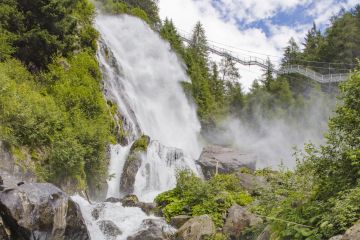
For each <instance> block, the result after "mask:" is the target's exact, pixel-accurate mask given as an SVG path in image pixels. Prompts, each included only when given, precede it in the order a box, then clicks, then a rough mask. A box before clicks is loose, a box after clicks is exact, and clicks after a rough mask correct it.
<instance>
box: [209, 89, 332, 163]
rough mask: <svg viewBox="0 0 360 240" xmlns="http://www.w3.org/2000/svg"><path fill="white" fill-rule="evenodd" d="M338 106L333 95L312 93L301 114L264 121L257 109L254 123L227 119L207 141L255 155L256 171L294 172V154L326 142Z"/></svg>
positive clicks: (211, 132)
mask: <svg viewBox="0 0 360 240" xmlns="http://www.w3.org/2000/svg"><path fill="white" fill-rule="evenodd" d="M336 102H337V100H336V98H335V97H332V96H330V95H325V94H318V93H312V94H311V96H310V97H309V98H308V99H307V101H306V105H305V106H304V107H303V108H302V109H301V110H300V111H297V112H296V113H290V114H287V115H282V116H280V117H275V118H272V119H267V118H265V117H264V114H262V113H263V112H262V110H261V108H260V107H258V108H257V112H256V113H255V114H254V116H255V117H253V119H252V120H251V121H249V120H243V119H239V118H236V117H228V118H226V119H225V120H223V121H222V122H221V123H220V124H219V126H218V127H217V128H216V129H214V130H211V131H208V132H207V133H206V134H205V135H206V139H207V140H208V141H209V143H211V144H216V145H222V146H231V147H233V148H236V149H238V150H240V151H241V152H244V153H250V154H254V155H255V156H256V159H255V161H256V168H257V169H262V168H272V169H278V168H279V167H280V166H281V165H282V166H285V167H288V168H290V169H292V168H294V167H295V165H296V159H295V157H294V153H295V152H297V151H302V150H303V149H304V146H305V144H309V143H311V144H314V145H315V146H319V145H321V144H322V143H324V142H325V137H324V134H326V132H327V130H328V121H329V118H330V117H331V116H332V113H333V110H334V108H335V106H336Z"/></svg>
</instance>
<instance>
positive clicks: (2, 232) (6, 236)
mask: <svg viewBox="0 0 360 240" xmlns="http://www.w3.org/2000/svg"><path fill="white" fill-rule="evenodd" d="M0 239H1V240H10V239H12V238H11V233H10V229H9V228H8V227H7V226H6V225H5V223H4V221H3V219H2V217H1V216H0Z"/></svg>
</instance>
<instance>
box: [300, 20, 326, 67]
mask: <svg viewBox="0 0 360 240" xmlns="http://www.w3.org/2000/svg"><path fill="white" fill-rule="evenodd" d="M323 42H324V39H323V37H322V35H321V32H320V31H319V30H317V28H316V24H315V23H313V26H312V28H311V29H310V30H309V31H308V33H307V34H306V36H305V42H304V43H303V45H304V51H303V54H302V57H303V59H304V60H305V61H319V60H320V56H319V51H320V49H321V47H322V44H323Z"/></svg>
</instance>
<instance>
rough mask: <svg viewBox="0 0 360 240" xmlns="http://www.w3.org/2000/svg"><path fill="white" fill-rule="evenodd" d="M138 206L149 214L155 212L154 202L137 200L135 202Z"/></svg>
mask: <svg viewBox="0 0 360 240" xmlns="http://www.w3.org/2000/svg"><path fill="white" fill-rule="evenodd" d="M136 206H137V207H138V208H141V210H142V211H143V212H144V213H146V214H147V215H150V214H157V209H156V204H155V203H144V202H139V203H138V204H136Z"/></svg>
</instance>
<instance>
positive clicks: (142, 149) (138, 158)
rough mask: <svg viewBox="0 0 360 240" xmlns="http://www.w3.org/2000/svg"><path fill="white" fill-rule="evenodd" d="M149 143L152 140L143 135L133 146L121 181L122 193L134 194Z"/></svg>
mask: <svg viewBox="0 0 360 240" xmlns="http://www.w3.org/2000/svg"><path fill="white" fill-rule="evenodd" d="M149 143H150V138H149V137H148V136H145V135H143V136H141V137H140V138H139V139H138V140H136V141H135V142H134V143H133V145H132V146H131V148H130V153H129V155H128V157H127V159H126V162H125V165H124V169H123V174H122V175H121V179H120V192H123V193H127V194H131V193H133V192H134V183H135V177H136V174H137V172H138V170H139V168H140V167H141V163H142V159H143V155H144V154H145V153H146V150H147V147H148V145H149Z"/></svg>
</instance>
